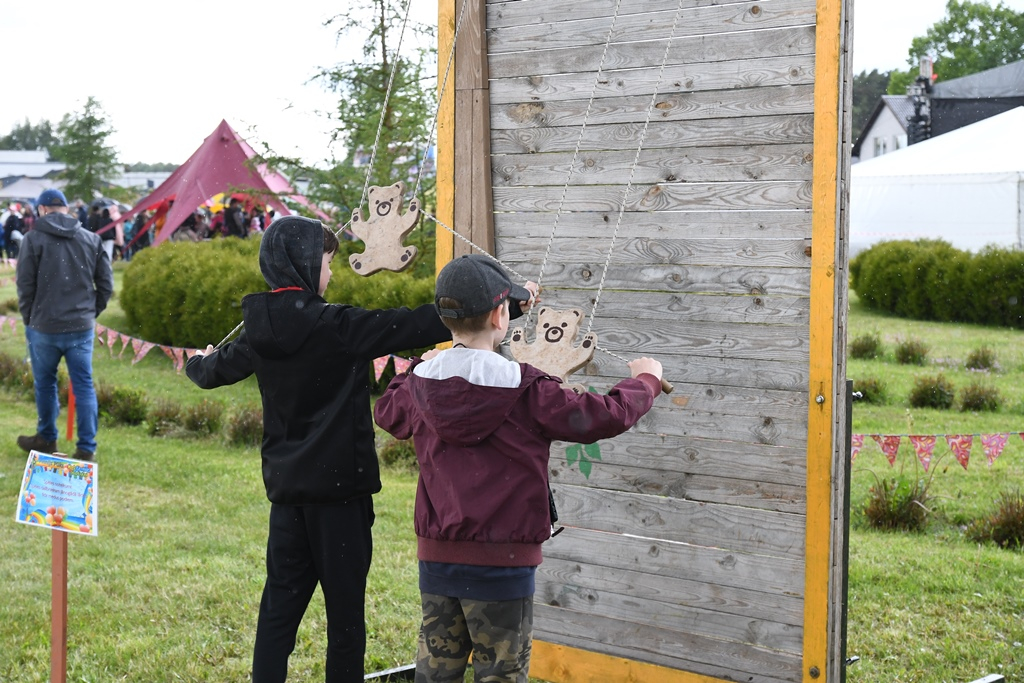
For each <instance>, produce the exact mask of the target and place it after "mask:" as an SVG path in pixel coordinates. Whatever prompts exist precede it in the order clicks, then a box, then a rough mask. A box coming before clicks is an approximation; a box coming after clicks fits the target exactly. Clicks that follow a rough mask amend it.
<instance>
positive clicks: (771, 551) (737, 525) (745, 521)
mask: <svg viewBox="0 0 1024 683" xmlns="http://www.w3.org/2000/svg"><path fill="white" fill-rule="evenodd" d="M554 494H555V504H556V505H557V506H558V516H559V523H560V524H564V525H567V526H571V527H573V528H586V529H592V530H594V531H605V532H610V533H615V534H624V533H630V534H636V535H638V536H644V537H647V538H660V539H663V540H668V541H676V542H679V543H690V544H693V545H700V546H708V547H713V548H721V549H724V550H740V551H743V552H755V553H760V554H763V555H768V556H771V557H791V558H797V559H799V558H802V557H803V554H804V547H803V546H804V542H803V527H804V518H803V516H802V515H794V514H787V513H784V512H775V511H771V510H754V509H751V508H744V507H739V506H736V505H718V504H714V503H701V502H695V501H691V500H683V499H679V498H669V497H665V496H651V495H644V494H636V493H625V492H621V491H611V490H604V491H598V490H596V489H592V488H587V487H583V486H572V485H569V484H564V485H562V486H559V487H558V489H557V490H555V492H554Z"/></svg>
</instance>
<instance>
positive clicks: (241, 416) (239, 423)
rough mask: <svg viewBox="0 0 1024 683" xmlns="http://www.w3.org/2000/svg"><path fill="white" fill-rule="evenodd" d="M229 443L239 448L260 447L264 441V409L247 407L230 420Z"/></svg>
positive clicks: (236, 412)
mask: <svg viewBox="0 0 1024 683" xmlns="http://www.w3.org/2000/svg"><path fill="white" fill-rule="evenodd" d="M227 432H228V441H230V442H231V443H233V444H235V445H237V446H250V447H255V446H259V445H260V443H261V442H262V441H263V409H262V408H260V407H259V406H246V407H243V408H240V409H238V410H236V411H235V412H234V413H232V414H231V416H230V417H229V418H228V424H227Z"/></svg>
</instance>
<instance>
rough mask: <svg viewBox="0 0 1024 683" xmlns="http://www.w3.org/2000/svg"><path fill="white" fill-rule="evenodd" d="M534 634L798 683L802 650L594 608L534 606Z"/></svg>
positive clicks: (753, 678)
mask: <svg viewBox="0 0 1024 683" xmlns="http://www.w3.org/2000/svg"><path fill="white" fill-rule="evenodd" d="M534 619H535V621H534V637H535V638H536V639H537V640H543V641H547V642H551V643H559V644H562V645H569V646H572V647H580V648H583V649H589V650H595V651H598V652H604V653H607V654H610V655H613V656H620V657H626V658H629V659H635V660H638V661H646V662H650V663H652V664H660V665H662V666H669V667H672V668H675V669H683V670H685V671H690V672H693V673H697V674H703V675H707V676H714V677H716V678H721V679H723V680H733V681H735V680H742V681H744V683H798V682H799V681H800V680H802V679H801V675H800V674H801V671H800V665H801V658H800V655H799V654H798V653H791V652H779V651H775V650H767V649H764V648H759V647H756V646H753V645H745V644H740V643H735V642H732V641H722V640H718V639H715V638H708V637H704V636H698V635H695V634H690V633H681V632H679V631H672V630H668V629H662V628H657V627H654V626H647V625H645V624H643V623H636V622H630V621H622V620H619V619H612V618H609V617H605V616H598V615H594V614H591V613H589V612H576V611H573V610H565V609H559V608H555V607H550V606H548V605H543V604H541V605H537V604H535V605H534Z"/></svg>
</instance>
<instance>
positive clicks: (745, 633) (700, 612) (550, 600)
mask: <svg viewBox="0 0 1024 683" xmlns="http://www.w3.org/2000/svg"><path fill="white" fill-rule="evenodd" d="M537 603H540V604H543V605H548V606H551V607H558V608H561V609H568V610H573V611H575V612H579V613H581V614H590V613H597V614H600V615H601V616H602V617H608V618H611V619H618V620H620V621H624V622H632V623H639V624H643V625H644V627H645V628H646V627H654V628H663V629H667V630H670V631H677V632H680V633H686V634H692V635H696V636H702V637H708V638H716V639H719V640H728V641H732V642H734V643H741V644H744V645H753V646H755V647H762V648H769V649H772V650H782V651H784V652H799V651H800V645H801V641H802V638H803V629H802V628H801V627H800V626H799V625H792V624H781V623H778V622H777V621H775V619H774V618H772V617H769V618H766V619H752V618H750V617H737V616H735V615H731V614H722V613H720V612H715V611H709V610H705V609H700V608H694V607H690V606H687V605H682V604H678V603H677V602H675V601H667V602H666V601H660V600H651V599H647V598H642V597H639V596H636V595H625V596H624V595H621V594H618V593H612V592H605V591H599V590H594V589H588V588H582V587H580V586H578V585H573V586H565V585H558V586H556V585H550V584H548V585H543V584H542V586H541V590H540V591H539V592H538V594H537V595H536V596H535V599H534V604H537Z"/></svg>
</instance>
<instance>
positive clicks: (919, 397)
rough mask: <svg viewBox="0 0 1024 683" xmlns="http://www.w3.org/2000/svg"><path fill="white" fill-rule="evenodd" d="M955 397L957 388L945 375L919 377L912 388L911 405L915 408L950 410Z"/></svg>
mask: <svg viewBox="0 0 1024 683" xmlns="http://www.w3.org/2000/svg"><path fill="white" fill-rule="evenodd" d="M955 397H956V389H955V388H954V387H953V383H952V382H950V381H949V380H947V379H946V377H945V376H944V375H942V374H939V375H937V376H935V377H918V378H917V379H915V380H914V387H913V388H912V389H911V390H910V405H911V406H912V407H914V408H937V409H939V410H948V409H949V408H950V407H952V405H953V400H954V398H955Z"/></svg>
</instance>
